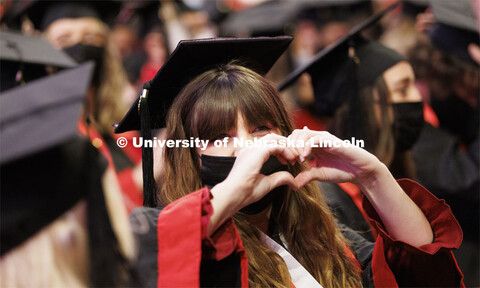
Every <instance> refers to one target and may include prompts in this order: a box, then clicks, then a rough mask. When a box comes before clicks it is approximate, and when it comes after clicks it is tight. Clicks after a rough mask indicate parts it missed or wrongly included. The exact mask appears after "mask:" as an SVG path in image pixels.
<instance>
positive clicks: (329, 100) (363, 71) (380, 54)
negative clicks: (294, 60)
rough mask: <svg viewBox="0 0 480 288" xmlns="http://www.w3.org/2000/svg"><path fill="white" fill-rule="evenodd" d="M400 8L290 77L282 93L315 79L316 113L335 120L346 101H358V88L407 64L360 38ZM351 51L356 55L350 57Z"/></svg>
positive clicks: (281, 87) (360, 26) (371, 20)
mask: <svg viewBox="0 0 480 288" xmlns="http://www.w3.org/2000/svg"><path fill="white" fill-rule="evenodd" d="M397 5H398V2H397V3H395V4H393V5H391V6H389V7H388V8H387V9H385V10H384V11H381V12H380V13H378V14H375V15H372V16H371V17H369V18H368V19H367V20H365V21H364V22H362V23H360V24H358V25H357V26H355V27H354V28H353V29H352V30H350V31H349V33H347V35H345V36H344V37H342V38H340V39H339V40H338V41H336V42H335V43H333V44H331V45H329V46H328V47H326V48H325V49H323V50H322V51H320V52H319V53H318V54H317V55H315V57H314V58H313V59H312V60H311V61H310V62H308V63H306V64H305V65H302V66H300V67H298V68H297V69H295V70H294V71H293V72H292V73H290V74H289V75H288V76H287V77H286V78H285V80H284V81H282V83H280V85H279V86H278V89H279V90H280V91H282V90H284V89H285V88H287V87H288V86H290V85H291V84H293V83H294V82H295V81H296V80H297V79H298V78H299V77H300V75H301V74H303V73H304V72H307V73H309V74H310V75H311V77H312V85H313V88H314V94H315V112H316V113H317V114H318V115H320V116H332V115H333V114H334V113H335V111H336V109H337V108H338V107H339V106H340V105H341V104H342V103H343V102H344V101H346V100H347V99H349V98H352V97H354V95H355V94H356V93H357V89H358V88H361V87H364V86H365V85H368V84H372V83H373V81H374V80H375V79H376V78H377V77H378V76H380V75H381V74H383V72H384V71H385V70H387V69H388V68H390V67H391V66H393V65H395V64H396V63H398V62H400V61H404V60H405V58H404V57H403V56H401V55H400V54H398V53H396V52H395V51H393V50H391V49H388V48H386V47H385V46H383V45H381V44H379V43H376V42H371V41H367V40H365V39H364V38H362V37H361V36H360V32H361V31H362V30H364V29H366V28H368V27H370V26H371V25H373V24H374V23H376V22H377V21H378V20H380V19H381V18H382V17H383V16H384V15H385V14H387V13H388V12H390V11H392V10H393V9H394V8H395V7H396V6H397ZM351 48H353V49H354V51H355V55H350V53H351Z"/></svg>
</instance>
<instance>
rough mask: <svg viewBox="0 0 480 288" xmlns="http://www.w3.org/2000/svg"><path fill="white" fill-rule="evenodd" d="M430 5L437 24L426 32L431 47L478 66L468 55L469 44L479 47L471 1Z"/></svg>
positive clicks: (476, 23)
mask: <svg viewBox="0 0 480 288" xmlns="http://www.w3.org/2000/svg"><path fill="white" fill-rule="evenodd" d="M430 5H431V7H432V11H433V14H434V16H435V21H436V22H437V23H435V24H434V25H433V27H432V29H431V30H430V31H429V32H428V34H429V36H430V39H431V40H432V43H433V45H435V46H436V47H437V48H438V49H440V50H442V51H444V52H447V53H450V54H452V55H454V56H455V57H458V58H460V59H462V60H463V61H469V62H470V63H472V64H475V65H478V63H476V62H475V61H474V60H473V59H472V58H471V57H470V54H469V53H468V45H469V44H471V43H474V44H477V45H480V36H479V30H478V26H477V25H478V20H477V19H476V17H475V13H474V11H473V7H472V3H471V1H462V0H457V1H430Z"/></svg>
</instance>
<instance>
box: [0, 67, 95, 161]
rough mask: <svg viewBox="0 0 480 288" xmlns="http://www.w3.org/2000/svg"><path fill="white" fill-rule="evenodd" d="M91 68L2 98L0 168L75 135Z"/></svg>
mask: <svg viewBox="0 0 480 288" xmlns="http://www.w3.org/2000/svg"><path fill="white" fill-rule="evenodd" d="M93 66H94V64H93V63H92V62H90V63H87V64H84V65H81V66H79V67H78V68H74V69H69V70H65V71H61V72H59V73H57V74H55V75H52V76H48V77H44V78H42V79H37V80H35V81H32V82H30V83H29V84H28V85H23V86H20V87H17V88H14V89H10V90H8V91H6V92H4V93H3V94H2V96H1V97H0V133H1V140H0V141H1V142H0V143H1V155H0V163H1V164H2V165H3V164H5V163H7V162H10V161H12V160H15V159H18V158H21V157H25V156H28V155H29V154H32V153H35V152H38V151H41V150H44V149H47V148H49V147H52V146H55V145H57V144H59V143H61V142H63V141H66V140H68V139H69V138H72V137H73V136H75V135H77V134H78V133H77V130H78V129H77V127H78V119H79V118H80V111H81V108H82V106H83V102H84V98H85V95H86V93H87V89H88V86H89V83H90V77H91V72H92V69H93Z"/></svg>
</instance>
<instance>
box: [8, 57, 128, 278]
mask: <svg viewBox="0 0 480 288" xmlns="http://www.w3.org/2000/svg"><path fill="white" fill-rule="evenodd" d="M93 68H94V64H93V62H87V63H84V64H82V65H81V66H79V67H76V68H72V69H68V70H64V71H61V72H58V73H57V74H55V75H52V76H48V77H45V78H43V79H39V80H36V81H33V82H31V83H29V84H27V85H24V86H21V87H17V88H15V89H11V90H9V91H8V92H5V93H4V94H2V97H0V164H1V167H0V175H1V181H0V186H1V189H0V197H1V201H0V205H1V207H0V213H1V217H0V221H1V223H0V229H1V231H0V238H1V239H0V244H1V245H0V250H1V251H0V252H1V253H0V255H2V256H3V255H4V254H6V253H8V252H10V251H13V250H14V249H15V248H16V247H19V246H20V245H22V243H24V242H25V241H26V240H28V239H29V238H30V237H33V236H34V235H35V234H37V233H38V232H39V231H41V230H42V229H43V228H45V227H47V226H48V225H50V224H51V223H52V222H54V221H55V220H56V219H58V218H59V217H61V216H62V215H63V214H64V213H65V212H66V211H68V210H70V209H71V208H72V207H73V206H74V205H75V204H76V203H78V202H79V201H80V200H82V199H86V201H87V208H86V215H87V222H86V223H87V228H88V230H87V233H88V241H89V244H88V246H89V263H88V265H89V266H88V268H89V269H90V273H89V276H90V282H89V285H90V286H95V287H99V286H111V287H116V286H122V284H121V283H119V282H118V281H117V280H118V279H119V275H120V273H123V272H122V271H121V270H122V269H124V268H123V267H127V266H128V265H127V264H126V259H125V257H123V255H121V254H120V249H119V244H118V241H117V238H116V235H115V233H114V231H113V228H112V225H111V222H110V218H109V215H108V211H107V208H106V203H105V196H104V194H103V188H102V177H103V174H104V172H105V170H106V168H107V165H108V162H107V161H106V159H105V158H104V157H103V156H102V155H101V154H100V153H99V151H98V150H97V149H96V148H95V147H93V145H92V144H91V143H90V141H89V140H88V139H87V138H85V137H82V136H80V135H79V133H78V121H79V117H80V112H81V109H82V106H83V103H84V98H85V96H86V92H87V89H88V87H89V84H90V78H91V75H92V73H93Z"/></svg>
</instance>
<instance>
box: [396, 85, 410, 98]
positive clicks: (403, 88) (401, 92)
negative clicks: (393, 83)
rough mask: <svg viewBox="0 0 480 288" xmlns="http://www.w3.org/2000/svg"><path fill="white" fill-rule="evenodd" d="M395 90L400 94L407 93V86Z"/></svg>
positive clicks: (405, 94) (404, 94)
mask: <svg viewBox="0 0 480 288" xmlns="http://www.w3.org/2000/svg"><path fill="white" fill-rule="evenodd" d="M397 92H398V93H400V94H401V95H402V96H407V95H408V86H403V87H400V88H398V89H397Z"/></svg>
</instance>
